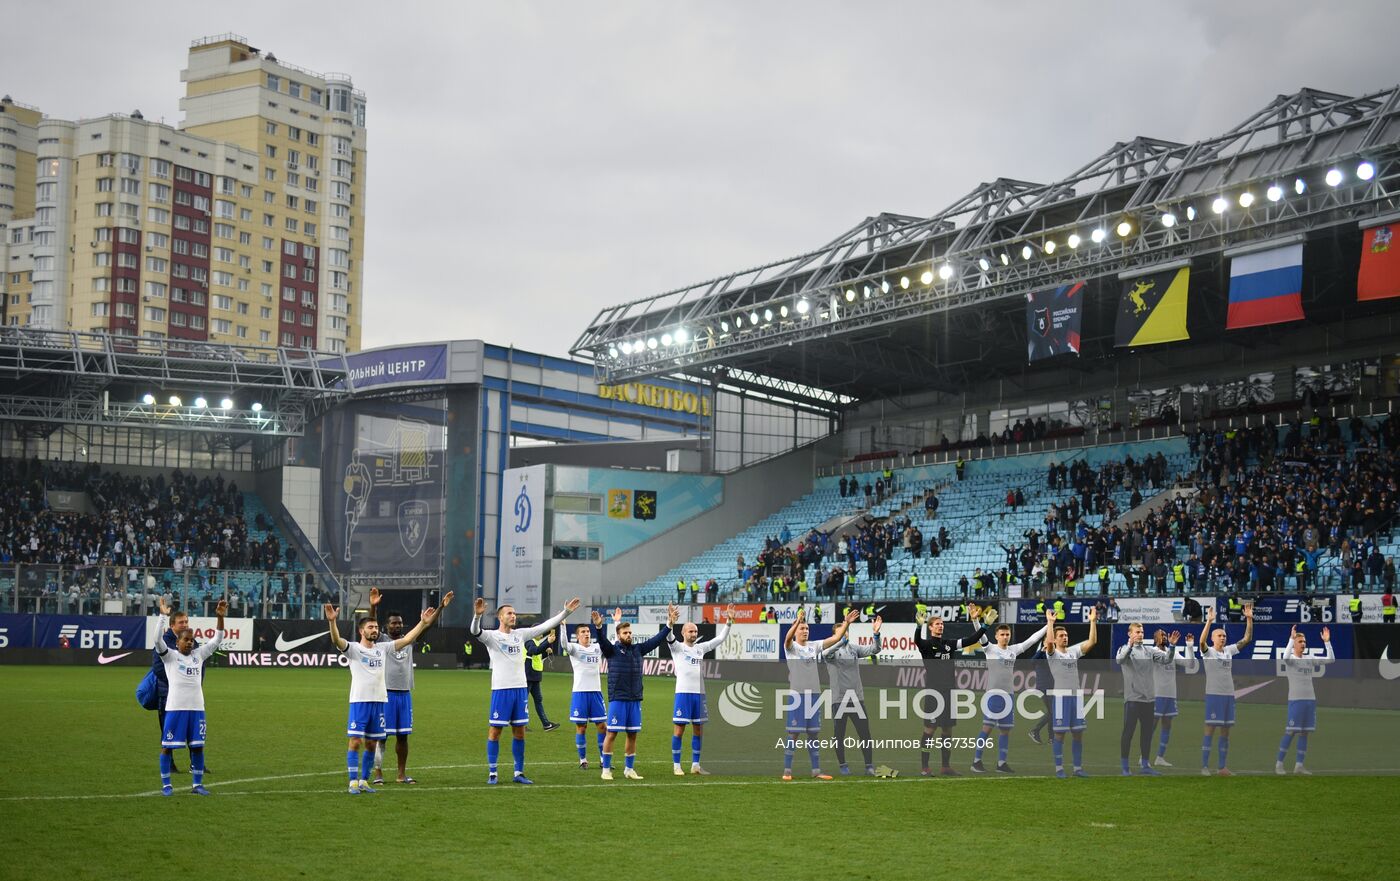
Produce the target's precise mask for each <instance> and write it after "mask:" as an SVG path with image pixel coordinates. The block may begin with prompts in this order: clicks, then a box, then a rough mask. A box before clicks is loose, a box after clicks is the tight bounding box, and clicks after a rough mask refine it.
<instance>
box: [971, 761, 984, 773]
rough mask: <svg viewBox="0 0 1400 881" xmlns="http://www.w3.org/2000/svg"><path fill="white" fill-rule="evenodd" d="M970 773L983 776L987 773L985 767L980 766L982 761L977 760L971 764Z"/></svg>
mask: <svg viewBox="0 0 1400 881" xmlns="http://www.w3.org/2000/svg"><path fill="white" fill-rule="evenodd" d="M972 772H973V773H974V774H985V773H987V768H986V766H985V765H983V764H982V761H981V760H980V759H979V760H978V761H975V762H973V763H972Z"/></svg>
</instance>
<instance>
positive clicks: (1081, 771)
mask: <svg viewBox="0 0 1400 881" xmlns="http://www.w3.org/2000/svg"><path fill="white" fill-rule="evenodd" d="M1074 776H1076V777H1088V776H1089V775H1088V774H1086V773H1085V772H1084V769H1083V768H1075V769H1074Z"/></svg>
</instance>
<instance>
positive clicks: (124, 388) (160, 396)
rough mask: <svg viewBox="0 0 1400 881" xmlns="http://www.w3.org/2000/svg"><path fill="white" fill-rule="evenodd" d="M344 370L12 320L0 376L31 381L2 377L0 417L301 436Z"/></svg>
mask: <svg viewBox="0 0 1400 881" xmlns="http://www.w3.org/2000/svg"><path fill="white" fill-rule="evenodd" d="M348 373H349V371H348V369H347V367H346V362H345V358H344V356H343V355H330V354H324V353H319V352H313V351H309V350H304V349H273V348H256V347H248V346H230V345H225V344H220V343H208V342H200V341H189V340H176V339H164V338H155V337H131V338H128V337H117V336H110V335H108V334H94V333H79V332H75V331H53V330H34V329H29V328H14V327H6V328H0V375H4V376H14V377H23V378H25V384H24V386H23V388H22V389H21V388H16V389H15V391H14V392H13V393H11V392H9V391H8V390H7V388H6V386H0V419H4V420H11V421H17V422H39V423H49V424H53V423H65V424H72V423H81V424H89V425H101V426H111V427H117V426H129V427H159V428H169V429H177V430H189V431H205V432H209V431H213V432H218V433H221V434H252V435H282V436H299V435H301V434H302V433H303V431H304V430H305V427H306V425H307V423H308V422H309V421H310V420H311V419H313V418H315V416H316V415H318V414H319V413H321V412H324V410H325V409H327V408H328V407H330V406H332V405H333V404H334V403H335V402H337V401H339V400H341V399H342V398H344V397H345V396H347V395H348V394H350V391H351V390H352V389H353V381H352V380H350V379H349V378H348ZM201 400H203V401H204V405H199V404H198V402H199V401H201ZM209 401H213V402H215V406H209V405H208V404H209Z"/></svg>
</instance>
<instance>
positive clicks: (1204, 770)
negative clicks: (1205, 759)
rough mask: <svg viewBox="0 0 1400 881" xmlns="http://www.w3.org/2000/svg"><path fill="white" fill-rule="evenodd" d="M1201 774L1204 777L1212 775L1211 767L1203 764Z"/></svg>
mask: <svg viewBox="0 0 1400 881" xmlns="http://www.w3.org/2000/svg"><path fill="white" fill-rule="evenodd" d="M1201 776H1202V777H1209V776H1210V768H1207V767H1204V766H1203V767H1202V768H1201Z"/></svg>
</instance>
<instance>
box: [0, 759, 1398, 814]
mask: <svg viewBox="0 0 1400 881" xmlns="http://www.w3.org/2000/svg"><path fill="white" fill-rule="evenodd" d="M752 761H757V760H752ZM574 764H575V763H574V762H532V763H531V765H532V766H534V767H539V766H560V765H562V766H570V765H574ZM485 767H486V764H485V763H484V762H480V763H471V764H463V765H422V766H419V767H418V769H417V770H424V771H436V770H463V769H470V768H479V769H485ZM597 770H598V768H590V769H589V773H590V774H592V773H595V772H596V771H597ZM1397 772H1400V768H1342V769H1329V770H1319V771H1314V772H1313V774H1314V776H1317V777H1337V776H1348V775H1367V774H1375V773H1392V774H1393V773H1397ZM344 773H345V769H343V768H341V769H336V770H334V771H308V772H304V773H300V774H275V775H270V776H266V777H244V778H239V779H236V780H221V781H217V782H209V783H206V784H205V787H206V788H210V789H212V788H214V787H216V786H219V787H222V786H234V785H237V784H240V783H266V782H269V781H273V780H298V779H305V778H308V777H334V776H338V775H341V774H344ZM1135 776H1138V775H1135ZM1162 776H1163V777H1166V778H1172V777H1175V778H1178V779H1182V780H1185V779H1190V778H1193V777H1195V776H1196V775H1195V774H1191V773H1181V774H1164V775H1162ZM1212 776H1214V775H1212ZM1235 776H1237V777H1245V776H1248V777H1255V776H1257V777H1273V776H1275V775H1274V773H1273V772H1272V771H1236V772H1235ZM1289 776H1294V775H1289ZM1100 778H1101V779H1114V776H1113V775H1109V774H1099V775H1096V776H1095V777H1092V778H1090V779H1100ZM810 779H811V778H809V777H807V776H805V775H802V774H799V775H797V776H796V777H795V779H794V780H791V781H787V780H778V779H765V780H715V779H713V778H711V779H710V780H705V781H699V780H686V781H684V782H678V781H674V780H667V781H666V782H660V781H657V782H654V783H646V782H642V783H636V782H632V781H625V782H623V783H619V785H618V786H617V787H616V788H618V789H639V788H641V789H644V788H650V787H654V786H671V787H676V786H781V785H792V784H796V783H802V782H804V781H809V780H810ZM836 779H837V780H840V779H841V778H840V777H838V778H836ZM850 779H851V780H852V781H865V780H875V779H883V780H885V781H886V782H891V781H893V782H899V783H908V782H911V781H929V782H932V781H934V780H937V781H940V782H942V783H945V784H951V783H960V782H968V781H973V780H978V781H982V782H984V783H985V782H987V781H997V782H1002V783H1007V782H1012V781H1015V780H1053V779H1055V778H1054V777H1053V776H1052V775H1050V774H1024V773H1021V774H1016V775H1014V776H1010V777H1008V776H1004V775H998V776H995V777H992V776H990V775H989V776H985V777H984V776H980V775H976V776H974V775H970V774H965V775H962V776H959V777H944V776H942V775H939V774H934V775H932V776H929V777H923V776H921V775H918V774H909V775H903V776H900V777H894V778H867V777H865V776H864V775H852V776H851V778H850ZM501 780H502V782H501V783H500V784H498V787H499V788H501V789H592V788H599V787H602V788H608V787H603V783H602V781H599V782H597V783H536V784H533V785H531V786H528V787H526V786H517V785H516V784H514V783H507V782H505V780H506V778H505V776H504V775H502V776H501ZM831 782H835V781H831ZM383 785H384V786H385V787H386V788H392V789H411V790H412V791H417V792H463V791H473V790H481V791H484V789H485V783H484V782H483V783H480V784H474V785H471V786H460V785H454V786H433V785H431V784H427V785H422V786H413V787H404V786H402V785H401V784H398V783H392V784H390V783H385V784H383ZM1227 785H1228V784H1227ZM184 791H186V790H184V789H177V790H176V793H177V794H179V793H181V792H184ZM337 792H345V790H344V789H341V788H335V789H252V790H247V791H244V792H227V793H224V795H225V796H248V795H310V794H317V793H323V794H334V793H337ZM159 795H160V790H159V789H152V790H146V791H143V792H116V793H90V794H83V795H7V796H0V802H13V801H100V800H111V799H127V798H152V797H156V796H159ZM1105 828H1107V827H1105Z"/></svg>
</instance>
